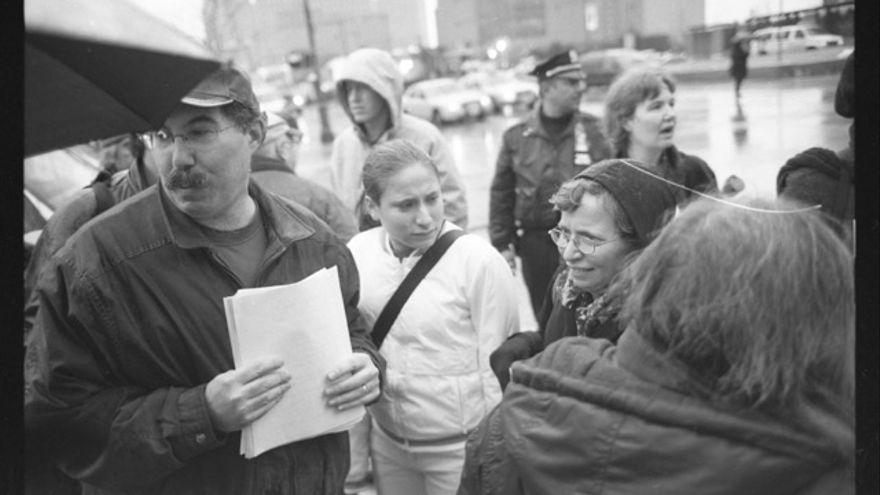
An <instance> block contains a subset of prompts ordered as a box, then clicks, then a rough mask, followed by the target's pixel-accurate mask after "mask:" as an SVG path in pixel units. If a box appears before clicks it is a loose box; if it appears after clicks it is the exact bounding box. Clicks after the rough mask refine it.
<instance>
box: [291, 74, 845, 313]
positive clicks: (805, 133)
mask: <svg viewBox="0 0 880 495" xmlns="http://www.w3.org/2000/svg"><path fill="white" fill-rule="evenodd" d="M837 79H838V76H836V75H835V76H814V77H805V78H786V79H778V80H769V81H768V80H749V79H746V81H745V82H744V83H743V87H742V98H741V101H740V107H739V108H737V105H736V100H735V98H734V92H733V83H732V82H724V83H681V84H679V86H678V88H677V91H676V108H677V117H678V125H677V128H676V136H675V141H676V145H677V146H678V147H679V148H680V149H681V150H682V151H684V152H686V153H689V154H693V155H697V156H699V157H701V158H703V159H704V160H706V162H707V163H708V164H709V166H710V167H712V169H713V170H714V171H715V175H716V177H717V178H718V183H719V187H720V186H721V185H722V184H723V183H724V180H725V179H726V178H727V177H728V176H730V175H733V174H735V175H737V176H739V177H740V178H741V179H742V180H743V181H744V182H745V185H746V189H745V192H744V193H752V194H759V195H766V196H775V192H776V174H777V172H778V170H779V168H780V167H781V166H782V165H783V164H784V163H785V161H786V160H787V159H788V158H790V157H792V156H794V155H795V154H797V153H798V152H800V151H803V150H805V149H807V148H810V147H813V146H820V147H824V148H830V149H832V150H839V149H842V148H844V147H846V145H847V142H848V139H849V137H848V128H849V123H850V122H849V121H848V120H847V119H844V118H842V117H840V116H838V115H837V114H836V113H834V92H835V89H836V87H837ZM602 97H603V92H602V91H591V92H590V93H588V95H587V96H586V98H585V101H584V104H583V108H584V109H585V110H586V111H589V112H591V113H594V114H596V115H600V114H601V111H602V103H601V100H602ZM329 114H330V120H331V129H332V130H333V131H334V132H336V133H338V132H339V131H341V130H342V129H344V128H345V127H346V126H347V125H350V124H349V123H348V121H347V120H346V119H345V115H344V114H343V113H342V110H341V109H340V108H339V106H338V105H335V104H333V105H331V106H330V108H329ZM519 118H521V115H511V116H502V115H497V116H492V117H488V118H487V119H485V120H484V121H480V122H468V123H462V124H458V125H449V126H445V127H443V128H442V129H441V130H442V131H443V134H444V135H445V136H446V138H447V139H448V141H449V145H450V148H451V151H452V153H453V156H454V158H455V162H456V164H457V166H458V168H459V172H460V173H461V176H462V179H463V181H464V184H465V188H466V191H467V197H468V212H469V218H470V220H469V221H470V230H472V231H474V232H476V233H479V234H482V235H485V232H486V225H487V222H488V214H489V213H488V210H489V185H490V183H491V181H492V175H493V173H494V170H495V159H496V157H497V154H498V148H499V146H500V143H501V136H502V133H503V132H504V130H505V129H507V128H508V127H509V126H511V125H513V124H514V123H516V121H517V120H518V119H519ZM303 120H304V122H303V124H304V128H305V132H306V136H307V138H306V140H305V141H304V143H303V145H302V148H301V150H300V160H299V165H298V173H300V174H301V175H302V176H304V177H307V178H310V179H312V180H315V181H317V182H318V183H320V184H323V185H328V184H329V170H328V165H327V164H328V163H329V159H330V150H331V146H330V145H329V144H328V145H321V143H320V142H319V141H318V139H317V137H318V136H319V135H320V126H319V123H318V118H317V110H316V108H315V107H309V108H307V109H306V112H305V114H304V118H303ZM520 295H521V300H522V301H524V304H521V305H520V307H521V308H523V314H522V323H523V327H524V329H529V328H533V327H534V320H533V317H532V315H531V312H530V311H529V308H528V304H527V303H525V301H527V297H526V295H525V288H524V286H522V287H521V294H520Z"/></svg>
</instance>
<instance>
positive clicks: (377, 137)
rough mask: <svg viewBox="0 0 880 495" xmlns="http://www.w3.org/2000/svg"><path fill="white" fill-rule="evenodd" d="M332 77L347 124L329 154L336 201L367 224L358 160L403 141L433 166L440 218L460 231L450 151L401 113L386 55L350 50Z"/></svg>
mask: <svg viewBox="0 0 880 495" xmlns="http://www.w3.org/2000/svg"><path fill="white" fill-rule="evenodd" d="M334 76H335V77H336V95H337V97H338V98H339V104H340V106H342V109H343V110H344V111H345V114H346V115H347V116H348V118H349V119H350V120H351V123H352V125H351V127H348V128H347V129H345V130H344V131H342V132H341V133H339V135H338V136H337V137H336V139H335V140H334V141H333V151H332V154H331V156H330V178H331V183H332V186H333V192H335V193H336V194H337V195H338V196H339V199H341V200H342V203H343V204H344V205H345V206H346V207H347V208H349V209H350V210H351V211H353V212H356V213H357V214H358V217H359V218H360V219H363V220H365V221H368V217H366V216H365V215H364V214H363V209H362V208H361V207H360V204H359V203H358V201H359V200H360V198H361V195H362V194H361V193H362V192H363V189H362V182H361V170H363V168H364V160H365V159H366V157H367V154H368V153H369V152H370V150H371V149H372V148H373V147H374V146H376V145H377V144H379V143H383V142H385V141H388V140H391V139H406V140H407V141H410V142H412V143H414V144H415V145H416V146H419V147H420V148H421V149H422V150H423V151H425V152H426V153H428V155H429V156H430V157H431V159H432V160H433V161H434V163H436V164H437V170H438V171H439V172H440V187H441V190H442V191H443V202H444V205H445V206H444V212H445V215H446V218H448V219H449V220H450V221H452V222H453V223H454V224H456V225H458V226H459V227H461V228H463V229H466V228H467V223H468V220H467V219H468V210H467V200H466V198H465V190H464V185H463V184H462V181H461V178H460V177H459V174H458V169H457V168H456V166H455V162H454V160H453V158H452V153H450V151H449V146H448V145H447V143H446V139H445V138H444V137H443V134H441V133H440V130H439V129H437V127H436V126H435V125H434V124H432V123H430V122H428V121H426V120H422V119H420V118H418V117H413V116H412V115H408V114H405V113H403V110H402V107H401V100H402V98H403V75H402V74H401V73H400V70H398V68H397V63H396V62H395V61H394V58H392V57H391V54H389V53H388V52H386V51H383V50H378V49H375V48H362V49H359V50H355V51H354V52H352V53H350V54H349V55H348V56H347V57H345V59H344V61H343V62H342V63H340V64H339V71H338V73H337V74H334ZM367 226H368V225H367V224H365V225H364V227H367ZM370 226H371V225H370Z"/></svg>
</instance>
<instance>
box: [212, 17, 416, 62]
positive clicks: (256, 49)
mask: <svg viewBox="0 0 880 495" xmlns="http://www.w3.org/2000/svg"><path fill="white" fill-rule="evenodd" d="M309 7H310V11H311V17H312V25H313V27H314V35H315V45H316V47H317V51H318V53H317V55H318V57H319V59H320V60H321V61H326V60H329V59H331V58H333V57H335V56H338V55H343V54H345V53H348V52H351V51H352V50H355V49H357V48H362V47H375V48H381V49H385V50H391V49H393V48H399V47H408V46H410V45H420V44H425V43H426V42H427V41H428V34H427V32H428V25H427V22H428V17H427V12H426V10H425V6H424V4H423V2H419V1H411V0H364V1H359V2H351V1H349V0H311V1H309ZM304 12H305V11H304V5H303V0H204V4H203V17H204V22H205V31H206V37H207V43H208V45H209V46H210V47H211V48H212V49H214V50H215V51H216V52H217V53H218V55H219V56H220V57H221V58H222V59H223V60H232V61H234V62H235V63H236V65H238V66H241V67H243V68H245V69H247V70H255V69H256V68H257V67H265V66H272V65H277V64H280V63H283V62H284V59H285V56H286V55H287V54H288V53H291V52H294V51H295V52H310V48H309V38H308V31H307V28H306V21H305V13H304Z"/></svg>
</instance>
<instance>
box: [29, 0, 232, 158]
mask: <svg viewBox="0 0 880 495" xmlns="http://www.w3.org/2000/svg"><path fill="white" fill-rule="evenodd" d="M24 5H25V12H24V13H25V78H24V83H25V115H24V124H25V126H24V142H25V155H26V156H29V155H33V154H37V153H42V152H45V151H50V150H53V149H58V148H63V147H67V146H71V145H74V144H78V143H83V142H86V141H90V140H94V139H103V138H106V137H110V136H114V135H118V134H123V133H126V132H140V131H146V130H149V129H154V128H157V127H159V126H160V125H161V124H162V122H163V121H164V120H165V118H166V117H167V116H168V114H170V113H171V111H172V110H174V107H175V105H177V104H178V102H179V101H180V98H181V97H182V96H183V95H185V94H186V93H187V92H188V91H189V90H190V89H192V88H193V87H195V85H196V84H198V83H199V81H201V80H202V79H203V78H204V77H205V76H207V75H208V74H210V73H211V72H213V71H214V70H216V69H217V68H218V67H219V66H220V64H219V62H218V61H216V60H214V58H213V56H212V54H211V53H210V52H209V51H208V50H207V49H206V48H205V47H204V46H203V45H202V44H201V43H199V42H198V41H196V40H195V39H193V38H191V37H189V36H187V35H186V34H184V33H183V32H181V31H180V30H178V29H176V28H175V27H173V26H171V25H169V24H167V23H165V22H164V21H162V20H160V19H157V18H156V17H153V16H151V15H150V14H147V13H145V12H144V11H142V10H140V9H139V8H137V7H136V6H134V5H132V4H130V3H128V2H126V1H125V0H100V1H98V0H25V4H24Z"/></svg>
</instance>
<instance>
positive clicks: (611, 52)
mask: <svg viewBox="0 0 880 495" xmlns="http://www.w3.org/2000/svg"><path fill="white" fill-rule="evenodd" d="M579 59H580V62H581V66H582V67H583V69H584V72H585V73H586V74H587V84H588V85H590V86H608V85H609V84H611V81H613V80H614V78H615V77H617V75H618V74H620V73H621V72H624V71H625V70H627V69H630V68H632V67H639V66H643V65H653V66H660V65H662V61H661V60H660V58H659V57H658V56H657V55H656V54H652V53H649V52H645V51H639V50H633V49H631V48H609V49H607V50H593V51H591V52H587V53H584V54H582V55H581V56H580V57H579Z"/></svg>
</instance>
